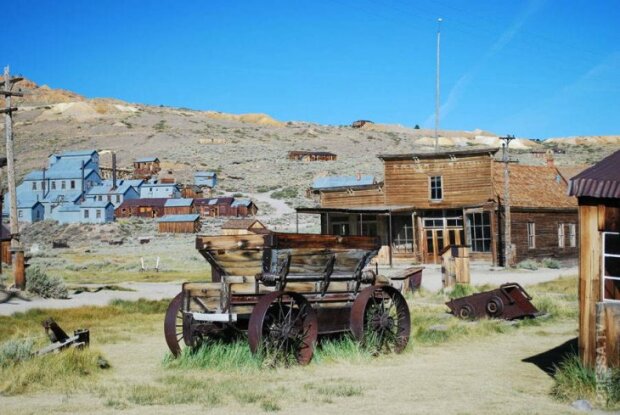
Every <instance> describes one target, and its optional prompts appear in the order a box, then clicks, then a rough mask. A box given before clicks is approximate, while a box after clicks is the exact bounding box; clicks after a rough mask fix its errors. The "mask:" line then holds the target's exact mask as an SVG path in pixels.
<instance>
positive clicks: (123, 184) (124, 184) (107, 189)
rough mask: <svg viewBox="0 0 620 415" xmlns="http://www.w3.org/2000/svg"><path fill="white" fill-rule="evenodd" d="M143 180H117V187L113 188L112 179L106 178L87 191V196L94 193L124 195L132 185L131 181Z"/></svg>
mask: <svg viewBox="0 0 620 415" xmlns="http://www.w3.org/2000/svg"><path fill="white" fill-rule="evenodd" d="M138 181H141V180H117V181H116V189H112V180H104V181H103V183H102V184H100V185H97V186H93V187H91V188H90V190H89V191H88V192H87V193H86V194H87V196H94V195H116V194H119V195H124V194H125V193H127V192H128V191H129V190H130V189H131V188H132V187H135V186H134V185H132V183H131V182H138Z"/></svg>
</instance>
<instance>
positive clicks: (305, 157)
mask: <svg viewBox="0 0 620 415" xmlns="http://www.w3.org/2000/svg"><path fill="white" fill-rule="evenodd" d="M337 158H338V156H337V155H336V154H334V153H330V152H328V151H295V150H294V151H289V152H288V159H289V160H295V161H333V160H336V159H337Z"/></svg>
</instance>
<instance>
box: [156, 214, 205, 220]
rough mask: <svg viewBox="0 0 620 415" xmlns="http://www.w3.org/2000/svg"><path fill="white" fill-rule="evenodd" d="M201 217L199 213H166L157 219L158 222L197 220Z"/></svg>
mask: <svg viewBox="0 0 620 415" xmlns="http://www.w3.org/2000/svg"><path fill="white" fill-rule="evenodd" d="M198 218H200V215H198V214H191V215H166V216H162V217H161V218H159V219H157V222H195V221H196V220H198Z"/></svg>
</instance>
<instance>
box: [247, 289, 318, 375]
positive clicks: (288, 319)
mask: <svg viewBox="0 0 620 415" xmlns="http://www.w3.org/2000/svg"><path fill="white" fill-rule="evenodd" d="M317 335H318V321H317V316H316V312H315V311H314V309H313V308H312V306H311V305H310V303H309V302H308V300H306V299H305V298H304V297H303V296H302V295H300V294H297V293H293V292H283V291H275V292H272V293H269V294H267V295H265V296H263V297H262V298H261V299H260V300H259V301H258V303H257V304H256V306H255V307H254V310H253V311H252V315H251V316H250V322H249V325H248V342H249V343H250V350H251V351H252V353H254V354H257V353H263V354H264V355H265V356H266V357H268V358H270V359H272V360H273V362H274V363H279V362H281V363H284V364H289V363H292V362H293V361H296V362H297V363H299V364H301V365H306V364H308V363H310V360H311V359H312V354H313V353H314V345H315V343H316V338H317Z"/></svg>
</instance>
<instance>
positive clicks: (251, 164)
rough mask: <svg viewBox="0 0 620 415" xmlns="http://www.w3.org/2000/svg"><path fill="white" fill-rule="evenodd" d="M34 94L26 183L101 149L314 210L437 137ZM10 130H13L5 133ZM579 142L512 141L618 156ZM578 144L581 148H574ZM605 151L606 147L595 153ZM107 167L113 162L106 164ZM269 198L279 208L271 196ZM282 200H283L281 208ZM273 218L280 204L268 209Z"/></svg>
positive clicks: (526, 149)
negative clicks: (318, 194)
mask: <svg viewBox="0 0 620 415" xmlns="http://www.w3.org/2000/svg"><path fill="white" fill-rule="evenodd" d="M18 85H19V87H20V88H22V90H23V92H25V93H26V95H25V97H24V98H20V99H16V100H15V101H17V102H16V104H17V105H18V106H19V107H20V109H19V111H18V112H17V113H16V117H15V127H14V131H15V137H16V154H17V157H18V162H17V169H18V175H19V176H22V175H24V174H25V173H26V172H28V171H29V170H31V169H33V168H41V167H43V166H44V165H45V163H46V157H47V156H48V155H49V154H50V153H53V152H58V151H62V150H67V149H84V148H96V149H99V150H114V151H116V152H117V156H118V161H119V167H124V166H130V165H131V162H132V160H133V159H134V158H136V157H140V156H157V157H159V158H160V159H161V160H162V162H163V163H164V167H165V169H166V170H169V171H171V172H172V174H174V175H175V176H176V177H177V178H178V179H179V180H189V179H190V178H191V175H192V172H194V171H196V170H199V169H200V170H206V169H210V170H215V171H217V172H219V174H220V178H221V181H220V183H221V184H220V187H219V191H220V192H228V193H242V194H249V195H254V196H257V195H260V194H264V196H268V194H267V193H266V192H269V191H273V190H282V189H287V192H284V194H285V195H286V196H285V197H286V198H287V200H286V201H287V202H288V204H289V205H300V204H308V203H309V201H307V200H305V199H304V197H303V189H305V188H306V187H307V186H308V185H309V184H310V183H311V182H312V180H313V179H314V178H315V177H318V176H324V175H336V174H338V175H345V174H346V175H353V174H356V173H358V172H360V173H364V174H373V175H375V176H376V177H377V178H378V179H379V180H381V179H382V169H383V166H382V164H381V162H380V160H379V159H377V157H376V155H377V154H379V153H405V152H421V151H431V150H432V148H433V147H432V146H433V139H432V136H433V132H432V131H431V130H424V129H412V128H408V127H403V126H398V125H385V124H366V125H365V126H364V127H363V128H359V129H356V128H352V127H350V126H328V125H319V124H313V123H307V122H283V121H278V120H275V119H273V118H272V117H270V116H268V115H266V114H241V115H234V114H224V113H220V112H215V111H194V110H189V109H179V108H170V107H156V106H147V105H141V104H130V103H126V102H123V101H119V100H114V99H88V98H85V97H83V96H81V95H79V94H76V93H73V92H70V91H65V90H60V89H51V88H48V87H46V86H38V85H37V84H35V83H34V82H32V81H24V82H22V83H21V84H18ZM0 128H3V127H0ZM440 137H441V138H440V145H441V146H442V147H453V146H457V147H483V146H490V147H499V146H500V143H499V140H498V137H497V135H496V134H493V133H490V132H485V131H482V130H475V131H440ZM584 140H585V141H583V143H584V144H582V142H581V141H580V140H579V138H571V139H568V140H562V139H554V140H551V141H548V142H546V143H544V144H543V143H540V142H536V141H532V140H528V139H518V140H515V141H514V142H513V143H511V148H514V150H515V152H516V153H517V155H518V156H519V158H521V159H523V160H524V161H527V162H528V163H535V164H536V163H537V164H542V163H544V159H541V158H537V157H535V156H533V155H531V154H529V153H530V149H532V148H545V147H547V146H556V147H557V146H559V147H562V148H566V149H567V150H566V151H567V153H566V154H558V155H556V162H557V163H558V164H565V165H571V164H574V163H584V162H586V163H591V162H595V161H597V160H599V159H600V158H602V157H603V156H604V155H606V154H608V153H610V152H611V151H612V150H614V149H617V148H618V140H617V136H615V137H611V138H599V140H598V141H591V140H589V138H588V139H584ZM573 141H574V142H575V144H577V145H572V144H573ZM590 143H595V144H596V145H589V144H590ZM290 150H316V151H330V152H334V153H336V154H337V155H338V160H337V161H330V162H313V163H304V162H295V161H290V160H288V158H287V153H288V151H290ZM105 157H108V156H104V159H103V160H102V163H103V164H106V163H108V161H107V160H106V159H105ZM260 199H262V200H270V199H269V197H262V198H260ZM274 202H275V201H274ZM262 204H263V206H262V207H263V208H264V209H263V212H269V211H270V209H271V211H272V212H273V211H274V209H276V208H275V205H276V204H277V203H273V204H271V205H272V206H271V207H270V206H268V205H269V203H267V202H262Z"/></svg>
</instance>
